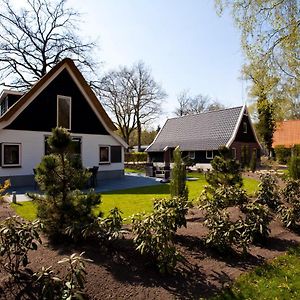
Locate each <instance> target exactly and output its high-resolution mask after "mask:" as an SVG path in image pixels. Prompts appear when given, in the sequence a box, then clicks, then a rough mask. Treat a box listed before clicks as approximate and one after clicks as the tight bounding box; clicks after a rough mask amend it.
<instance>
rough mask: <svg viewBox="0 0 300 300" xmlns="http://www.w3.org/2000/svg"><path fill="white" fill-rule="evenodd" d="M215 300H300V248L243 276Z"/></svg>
mask: <svg viewBox="0 0 300 300" xmlns="http://www.w3.org/2000/svg"><path fill="white" fill-rule="evenodd" d="M213 299H214V300H229V299H230V300H232V299H233V300H237V299H239V300H242V299H249V300H250V299H286V300H288V299H300V248H296V249H293V250H290V251H289V252H288V253H287V254H286V255H283V256H280V257H278V258H276V259H274V260H273V261H272V262H271V263H269V264H266V265H264V266H261V267H257V268H256V269H255V270H254V271H252V272H250V273H248V274H245V275H242V276H240V277H239V278H238V279H237V280H236V281H235V283H234V284H233V286H232V287H231V288H230V289H228V290H226V291H224V292H223V293H222V294H220V295H219V296H216V297H214V298H213Z"/></svg>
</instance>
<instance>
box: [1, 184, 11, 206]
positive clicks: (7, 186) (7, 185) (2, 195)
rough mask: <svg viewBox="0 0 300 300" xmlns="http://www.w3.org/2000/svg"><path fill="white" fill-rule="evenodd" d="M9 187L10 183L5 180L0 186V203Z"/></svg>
mask: <svg viewBox="0 0 300 300" xmlns="http://www.w3.org/2000/svg"><path fill="white" fill-rule="evenodd" d="M9 187H10V181H9V180H5V181H4V183H3V184H0V203H1V202H2V201H3V199H4V196H5V192H6V190H7V189H9Z"/></svg>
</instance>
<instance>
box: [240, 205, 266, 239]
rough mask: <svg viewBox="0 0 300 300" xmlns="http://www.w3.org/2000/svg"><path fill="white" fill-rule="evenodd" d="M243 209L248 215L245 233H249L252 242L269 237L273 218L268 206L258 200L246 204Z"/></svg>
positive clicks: (245, 222)
mask: <svg viewBox="0 0 300 300" xmlns="http://www.w3.org/2000/svg"><path fill="white" fill-rule="evenodd" d="M243 211H244V213H245V215H246V219H245V221H244V228H243V230H242V231H243V234H244V235H247V236H248V238H249V240H250V241H251V242H252V241H262V240H263V239H265V238H266V237H268V236H269V234H270V228H269V225H270V222H271V220H272V218H271V215H270V211H269V209H268V207H267V206H266V205H263V204H260V203H257V202H250V203H248V204H247V205H245V206H244V208H243Z"/></svg>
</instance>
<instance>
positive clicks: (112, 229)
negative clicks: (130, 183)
mask: <svg viewBox="0 0 300 300" xmlns="http://www.w3.org/2000/svg"><path fill="white" fill-rule="evenodd" d="M121 214H122V212H121V211H120V210H119V209H118V208H117V207H115V208H113V209H111V210H110V212H109V215H108V216H107V217H98V218H97V219H95V220H94V222H93V223H90V224H88V225H87V226H86V227H85V228H84V229H83V230H82V235H83V237H84V238H94V239H97V240H98V241H99V242H100V243H105V242H107V241H111V240H115V239H117V238H119V237H120V236H121V235H122V234H123V233H125V230H123V229H122V227H123V218H122V215H121Z"/></svg>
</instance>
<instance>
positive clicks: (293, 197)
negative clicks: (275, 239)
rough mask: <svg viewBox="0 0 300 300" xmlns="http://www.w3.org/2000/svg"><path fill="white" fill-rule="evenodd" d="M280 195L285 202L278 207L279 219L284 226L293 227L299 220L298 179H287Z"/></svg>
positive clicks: (299, 186)
mask: <svg viewBox="0 0 300 300" xmlns="http://www.w3.org/2000/svg"><path fill="white" fill-rule="evenodd" d="M281 196H282V198H283V199H284V200H285V202H286V203H284V204H282V205H281V206H280V208H279V212H280V217H281V220H282V222H283V224H284V225H285V226H286V227H289V228H294V227H295V226H296V225H297V223H299V222H300V180H294V179H289V180H287V182H286V185H285V187H284V188H283V189H282V190H281Z"/></svg>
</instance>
